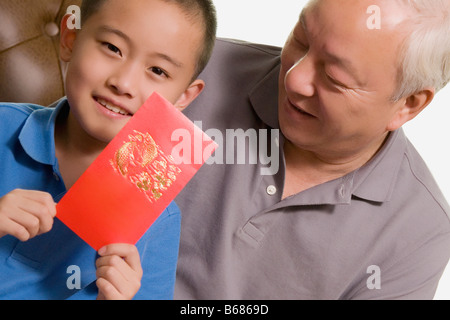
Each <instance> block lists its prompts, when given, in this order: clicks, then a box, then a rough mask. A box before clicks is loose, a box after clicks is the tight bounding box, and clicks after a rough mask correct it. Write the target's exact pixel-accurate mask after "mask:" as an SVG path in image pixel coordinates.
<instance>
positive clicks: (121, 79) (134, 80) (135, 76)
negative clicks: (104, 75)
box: [107, 63, 141, 98]
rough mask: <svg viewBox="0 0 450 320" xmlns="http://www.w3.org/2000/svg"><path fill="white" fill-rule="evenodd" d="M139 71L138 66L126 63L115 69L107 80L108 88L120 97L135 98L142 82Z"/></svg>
mask: <svg viewBox="0 0 450 320" xmlns="http://www.w3.org/2000/svg"><path fill="white" fill-rule="evenodd" d="M139 71H140V69H139V67H138V66H137V64H133V63H124V64H122V65H120V66H118V67H116V68H115V69H114V71H113V72H112V74H111V76H110V77H109V78H108V80H107V86H108V87H109V88H111V90H113V91H114V93H116V94H118V95H126V96H128V97H129V98H133V97H135V96H136V92H137V90H138V86H139V83H140V81H141V78H140V72H139Z"/></svg>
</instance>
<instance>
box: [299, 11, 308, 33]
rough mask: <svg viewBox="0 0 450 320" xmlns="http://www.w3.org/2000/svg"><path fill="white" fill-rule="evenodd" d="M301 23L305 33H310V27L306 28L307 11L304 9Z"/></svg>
mask: <svg viewBox="0 0 450 320" xmlns="http://www.w3.org/2000/svg"><path fill="white" fill-rule="evenodd" d="M299 21H300V24H301V25H302V27H303V30H304V31H305V33H308V27H307V26H306V12H305V9H303V10H302V12H301V13H300V17H299Z"/></svg>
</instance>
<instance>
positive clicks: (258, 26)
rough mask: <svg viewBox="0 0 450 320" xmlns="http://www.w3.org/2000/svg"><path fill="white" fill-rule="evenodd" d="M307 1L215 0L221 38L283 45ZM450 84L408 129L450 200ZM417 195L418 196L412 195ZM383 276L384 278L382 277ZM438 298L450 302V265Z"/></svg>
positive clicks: (412, 139) (438, 292) (410, 136)
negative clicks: (449, 141)
mask: <svg viewBox="0 0 450 320" xmlns="http://www.w3.org/2000/svg"><path fill="white" fill-rule="evenodd" d="M306 2H307V1H306V0H282V1H279V0H214V3H215V5H216V9H217V15H218V21H219V28H218V36H219V37H226V38H235V39H242V40H247V41H251V42H257V43H265V44H271V45H276V46H283V45H284V43H285V41H286V39H287V37H288V35H289V33H290V32H291V30H292V28H293V27H294V26H295V24H296V22H297V20H298V17H299V15H300V12H301V10H302V8H303V6H304V5H305V4H306ZM449 121H450V85H448V86H447V87H446V88H445V89H444V90H442V91H441V92H439V93H438V94H437V96H436V98H435V100H434V101H433V102H432V104H431V105H430V106H429V107H428V108H427V109H425V111H423V112H422V113H421V114H420V115H419V116H418V117H417V118H416V119H414V120H412V121H411V122H409V123H407V124H406V125H405V126H404V129H405V131H406V134H407V136H408V137H409V139H410V140H411V141H412V143H413V144H414V146H415V147H416V148H417V149H418V151H419V152H420V154H421V155H422V157H423V158H424V160H425V162H426V163H427V164H428V166H429V168H430V170H431V172H432V173H433V175H434V177H435V178H436V180H437V182H438V184H439V186H440V187H441V189H442V191H443V193H444V195H445V197H446V199H447V201H449V200H450V144H449V143H448V140H449V137H450V122H449ZM411 196H414V195H411ZM381 276H382V275H381ZM435 299H445V300H450V265H449V266H448V267H447V269H446V272H445V273H444V276H443V277H442V278H441V282H440V285H439V288H438V291H437V293H436V296H435Z"/></svg>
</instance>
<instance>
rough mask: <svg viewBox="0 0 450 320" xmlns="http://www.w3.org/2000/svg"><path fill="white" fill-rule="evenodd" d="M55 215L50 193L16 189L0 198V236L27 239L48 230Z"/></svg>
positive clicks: (54, 206) (54, 205)
mask: <svg viewBox="0 0 450 320" xmlns="http://www.w3.org/2000/svg"><path fill="white" fill-rule="evenodd" d="M55 216H56V204H55V202H54V201H53V198H52V196H51V195H50V194H48V193H46V192H41V191H32V190H20V189H16V190H13V191H11V192H10V193H8V194H6V195H4V196H3V197H1V198H0V238H1V237H3V236H5V235H8V234H9V235H12V236H14V237H16V238H17V239H19V240H20V241H27V240H29V239H31V238H34V237H36V236H37V235H40V234H43V233H46V232H49V231H50V230H51V229H52V226H53V219H54V217H55Z"/></svg>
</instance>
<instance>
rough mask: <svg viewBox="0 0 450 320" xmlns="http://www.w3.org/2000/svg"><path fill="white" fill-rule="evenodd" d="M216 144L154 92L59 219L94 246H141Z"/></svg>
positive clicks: (66, 200) (69, 197)
mask: <svg viewBox="0 0 450 320" xmlns="http://www.w3.org/2000/svg"><path fill="white" fill-rule="evenodd" d="M174 133H176V135H174V136H176V137H177V138H175V139H174V138H173V134H174ZM172 140H175V141H172ZM180 145H181V147H180ZM186 148H190V150H186ZM216 148H217V144H216V143H215V142H214V141H212V140H211V139H210V138H209V137H208V136H207V135H206V134H205V133H204V132H202V131H201V130H200V129H199V128H198V127H196V126H195V125H194V124H193V123H192V122H191V121H190V120H189V119H188V118H187V117H186V116H184V115H183V114H182V113H181V112H180V111H178V110H177V109H176V108H175V107H174V106H173V105H171V104H170V103H169V102H168V101H166V100H165V99H164V98H162V97H161V96H159V95H158V94H157V93H154V94H152V96H151V97H150V98H149V99H148V100H147V101H146V102H145V104H144V105H143V106H142V107H141V108H140V109H139V111H138V112H137V113H136V114H135V115H134V116H133V117H132V118H131V119H130V121H129V122H128V123H127V125H126V126H125V127H124V128H123V129H122V130H121V131H120V132H119V134H118V135H117V136H116V137H115V138H114V139H113V140H112V141H111V142H110V143H109V144H108V146H107V147H106V148H105V149H104V150H103V152H102V153H101V154H100V155H99V157H98V158H97V159H96V160H95V161H94V162H93V163H92V165H91V166H90V167H89V168H88V169H87V170H86V172H85V173H84V174H83V175H82V176H81V177H80V178H79V180H78V181H77V182H76V183H75V184H74V185H73V187H72V188H71V189H70V190H69V191H68V192H67V194H66V195H65V196H64V197H63V199H62V200H61V201H60V202H59V203H58V205H57V212H58V213H57V217H58V218H59V219H60V220H61V221H62V222H63V223H64V224H66V225H67V226H68V227H69V228H70V229H72V231H74V232H75V233H76V234H77V235H78V236H80V237H81V238H82V239H83V240H84V241H86V242H87V243H88V244H89V245H91V246H92V247H93V248H94V249H95V250H98V249H100V248H101V247H103V246H105V245H107V244H111V243H130V244H136V242H137V241H138V240H139V239H140V238H141V237H142V235H143V234H144V233H145V232H146V231H147V230H148V228H149V227H150V226H151V225H152V224H153V222H154V221H155V220H156V219H157V218H158V217H159V215H160V214H161V213H162V212H163V211H164V209H165V208H166V207H167V206H168V205H169V204H170V202H171V201H172V200H173V199H174V198H175V197H176V195H177V194H178V193H179V192H180V191H181V189H182V188H183V187H184V186H185V185H186V184H187V183H188V181H189V180H190V179H191V178H192V177H193V176H194V174H195V173H196V172H197V171H198V169H200V167H201V166H202V165H203V163H204V161H206V158H207V157H209V156H210V155H211V154H212V153H213V152H214V150H215V149H216ZM173 150H177V152H175V153H174V157H172V151H173ZM180 150H182V152H180ZM200 152H201V155H199V153H200ZM180 153H181V155H179V156H177V154H180ZM181 157H184V158H183V160H182V159H181ZM186 157H188V158H186ZM189 157H190V158H189ZM199 159H200V160H199Z"/></svg>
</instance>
